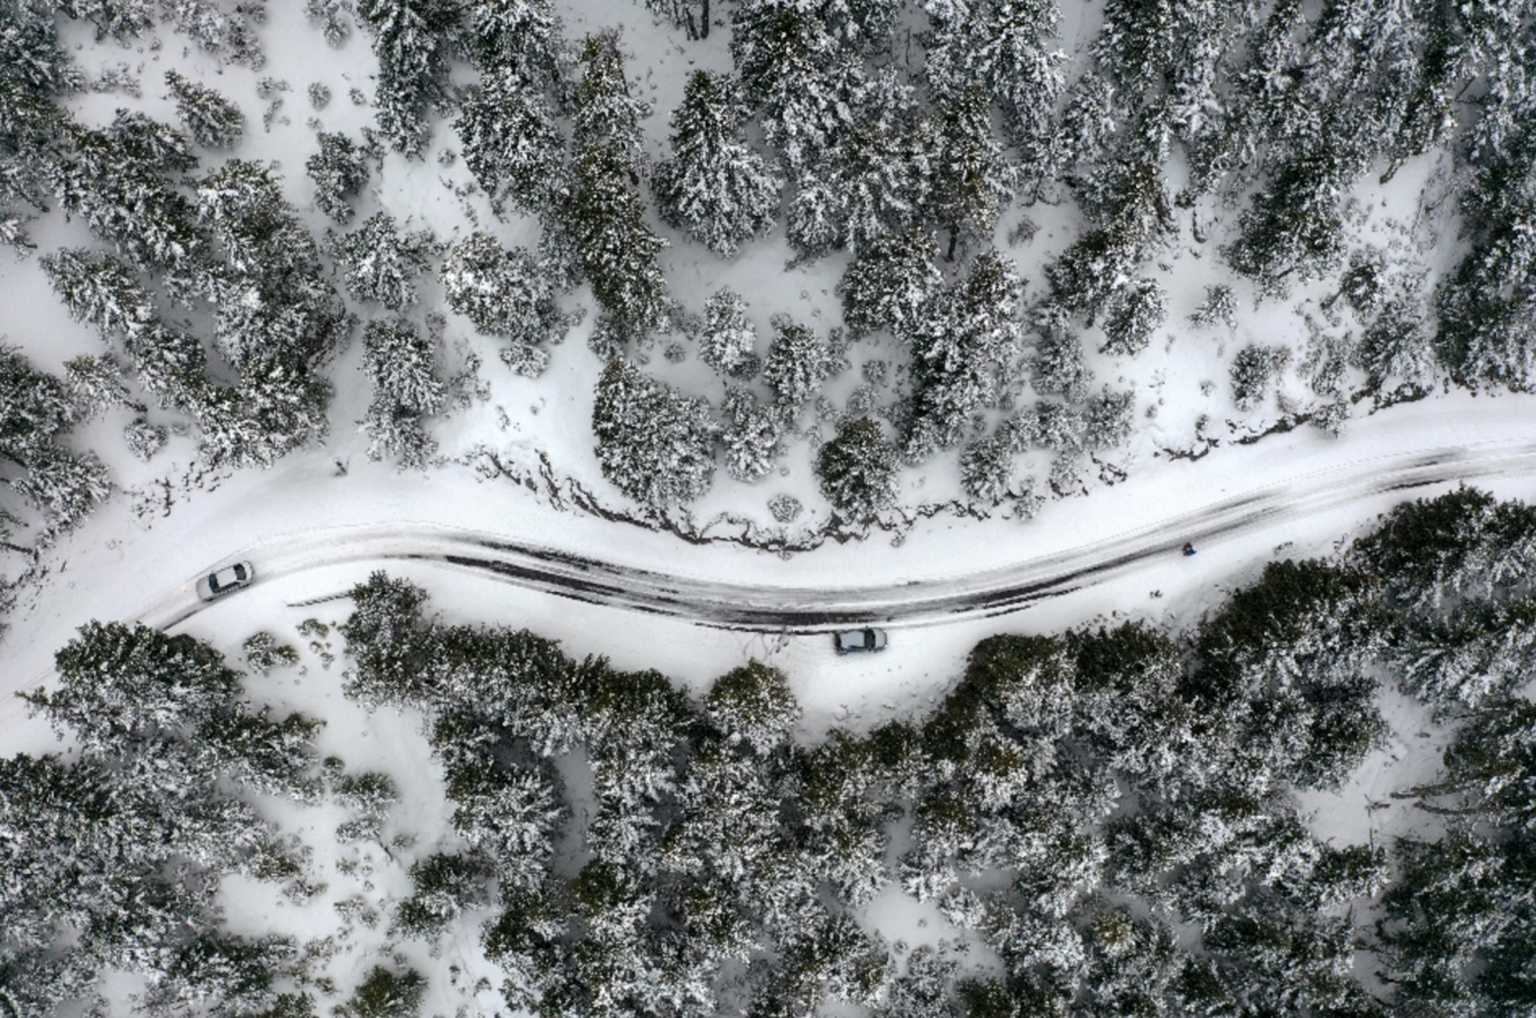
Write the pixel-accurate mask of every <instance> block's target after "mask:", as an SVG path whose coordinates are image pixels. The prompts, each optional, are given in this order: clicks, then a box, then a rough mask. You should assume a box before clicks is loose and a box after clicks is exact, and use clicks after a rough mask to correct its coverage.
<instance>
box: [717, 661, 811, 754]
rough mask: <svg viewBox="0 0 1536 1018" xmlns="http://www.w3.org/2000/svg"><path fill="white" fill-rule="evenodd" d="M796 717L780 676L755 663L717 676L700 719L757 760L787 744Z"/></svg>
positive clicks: (797, 712) (796, 708) (797, 709)
mask: <svg viewBox="0 0 1536 1018" xmlns="http://www.w3.org/2000/svg"><path fill="white" fill-rule="evenodd" d="M800 713H801V712H800V704H799V703H797V702H796V700H795V694H794V693H793V692H792V691H791V690H790V688H789V681H788V679H786V678H785V676H784V673H783V672H781V671H779V670H778V669H777V668H770V667H768V666H767V665H765V664H763V663H762V662H761V661H756V660H753V661H749V662H748V663H747V664H745V665H742V666H741V667H740V668H736V669H733V670H732V671H729V672H726V673H725V674H724V675H722V676H720V677H719V678H718V679H716V680H715V682H714V685H712V686H710V688H709V692H708V693H706V694H705V696H704V717H705V718H707V719H708V721H709V723H710V724H711V725H713V726H714V727H715V729H716V730H718V731H719V732H720V734H721V735H723V736H725V739H726V741H727V742H728V743H731V744H733V745H735V744H744V745H745V746H746V747H748V748H749V749H751V750H752V752H754V753H757V754H759V755H761V756H766V755H767V754H769V753H771V752H773V751H774V750H776V749H779V748H781V747H783V746H785V745H787V744H788V742H789V738H790V733H791V731H792V730H793V729H794V727H795V725H796V724H797V723H798V722H799V720H800Z"/></svg>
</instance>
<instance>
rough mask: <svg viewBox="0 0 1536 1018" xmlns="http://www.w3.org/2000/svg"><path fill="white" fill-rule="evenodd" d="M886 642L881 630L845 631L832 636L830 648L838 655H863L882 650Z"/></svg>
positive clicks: (886, 639)
mask: <svg viewBox="0 0 1536 1018" xmlns="http://www.w3.org/2000/svg"><path fill="white" fill-rule="evenodd" d="M887 642H889V641H888V637H887V636H886V635H885V630H883V629H845V630H843V631H842V632H840V633H833V634H832V646H833V647H835V648H836V649H837V652H838V653H839V654H864V653H872V652H874V651H877V650H884V649H885V645H886V643H887Z"/></svg>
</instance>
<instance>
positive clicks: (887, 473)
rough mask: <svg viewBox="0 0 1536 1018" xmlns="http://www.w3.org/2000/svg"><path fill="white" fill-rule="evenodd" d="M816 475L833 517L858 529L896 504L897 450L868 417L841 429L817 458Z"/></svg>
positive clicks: (850, 422) (851, 422) (824, 446)
mask: <svg viewBox="0 0 1536 1018" xmlns="http://www.w3.org/2000/svg"><path fill="white" fill-rule="evenodd" d="M816 474H817V476H818V477H819V478H820V479H821V493H822V495H824V496H825V497H826V499H827V501H828V502H829V503H831V505H832V510H833V513H834V514H835V515H836V516H838V517H839V518H841V519H843V520H845V521H846V522H848V523H850V524H853V525H854V526H858V525H861V524H864V523H867V522H869V520H871V519H872V518H873V517H874V516H875V514H876V513H879V512H880V511H881V510H883V509H888V508H890V507H891V506H893V505H895V504H896V449H895V447H894V446H892V445H891V444H890V443H889V442H887V441H886V440H885V436H884V435H882V434H881V433H880V425H879V424H877V423H876V422H874V421H872V420H870V419H869V418H867V417H861V418H858V419H856V420H852V421H849V422H847V423H846V424H844V425H843V426H842V427H840V428H838V431H837V435H836V436H835V437H834V438H833V439H832V440H831V441H829V442H827V443H826V444H825V445H823V446H822V447H821V450H820V452H818V453H817V455H816Z"/></svg>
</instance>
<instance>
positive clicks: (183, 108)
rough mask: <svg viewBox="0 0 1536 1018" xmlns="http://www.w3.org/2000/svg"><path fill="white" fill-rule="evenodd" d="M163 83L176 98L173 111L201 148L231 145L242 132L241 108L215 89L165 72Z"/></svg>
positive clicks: (243, 120)
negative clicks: (174, 110)
mask: <svg viewBox="0 0 1536 1018" xmlns="http://www.w3.org/2000/svg"><path fill="white" fill-rule="evenodd" d="M165 85H166V87H167V88H169V89H170V90H171V97H172V98H173V99H175V100H176V113H177V115H178V116H179V117H181V122H182V123H183V124H184V125H186V128H187V133H189V134H190V135H192V140H193V141H195V142H197V143H198V144H199V145H201V146H203V147H204V148H233V147H234V146H235V145H237V144H239V142H240V138H241V137H242V136H243V135H244V133H245V115H244V114H242V113H241V112H240V107H239V106H236V105H235V104H234V103H232V102H230V101H229V100H228V99H226V98H224V96H222V95H220V94H219V93H218V92H216V91H214V90H213V89H211V88H209V87H207V86H206V85H199V84H198V83H197V82H195V81H192V80H190V79H188V78H185V77H183V76H182V75H180V74H177V73H176V72H175V71H166V72H165Z"/></svg>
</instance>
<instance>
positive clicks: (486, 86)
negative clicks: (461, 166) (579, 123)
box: [453, 66, 564, 213]
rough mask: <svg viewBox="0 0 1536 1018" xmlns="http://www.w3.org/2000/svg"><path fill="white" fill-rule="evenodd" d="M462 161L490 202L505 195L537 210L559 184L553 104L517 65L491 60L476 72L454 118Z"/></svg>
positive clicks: (497, 201)
mask: <svg viewBox="0 0 1536 1018" xmlns="http://www.w3.org/2000/svg"><path fill="white" fill-rule="evenodd" d="M453 129H454V130H455V131H457V132H458V134H459V140H460V141H461V142H462V144H463V152H464V163H465V165H466V166H468V167H469V170H470V172H471V173H473V174H474V175H475V180H476V181H477V182H478V183H479V184H480V187H481V188H482V189H484V191H485V193H486V194H487V195H488V196H489V197H490V199H491V204H492V207H493V208H496V209H500V208H501V206H502V204H503V203H504V202H508V201H510V202H511V203H512V205H513V206H514V207H515V208H517V209H520V210H521V211H524V212H528V213H538V212H541V211H543V210H544V209H545V208H546V207H547V206H548V205H549V202H550V197H551V195H552V194H553V193H554V192H555V191H556V190H557V188H558V181H559V179H560V177H561V174H562V168H563V163H564V155H563V148H564V146H563V144H562V142H561V138H560V132H559V129H558V128H557V127H556V126H555V123H554V110H553V109H552V108H551V106H550V102H549V99H548V98H547V97H546V96H545V94H544V92H543V90H542V89H540V88H538V87H536V86H535V85H534V84H533V83H532V82H531V81H529V80H528V78H527V77H526V76H525V74H524V73H523V72H522V71H519V70H516V69H512V68H506V67H501V66H496V67H493V68H490V69H488V70H487V71H486V73H485V74H484V75H482V76H481V79H480V85H479V88H477V89H475V90H473V91H471V92H470V94H469V95H468V96H466V97H465V99H464V102H463V104H462V105H461V106H460V108H459V116H458V119H457V120H455V121H454V122H453Z"/></svg>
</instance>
